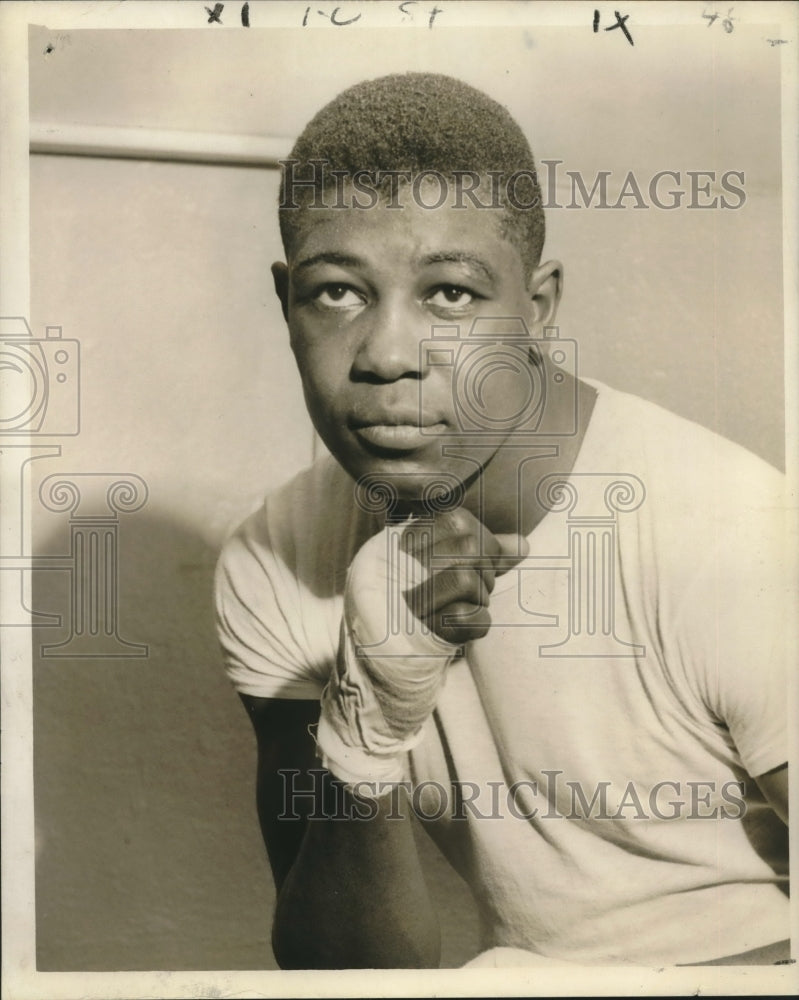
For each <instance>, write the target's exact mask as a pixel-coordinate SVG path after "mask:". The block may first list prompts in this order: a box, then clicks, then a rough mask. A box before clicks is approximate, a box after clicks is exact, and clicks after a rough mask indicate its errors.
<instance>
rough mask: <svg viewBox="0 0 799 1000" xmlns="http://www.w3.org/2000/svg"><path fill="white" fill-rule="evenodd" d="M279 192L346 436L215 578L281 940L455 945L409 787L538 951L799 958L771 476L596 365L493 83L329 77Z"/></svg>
mask: <svg viewBox="0 0 799 1000" xmlns="http://www.w3.org/2000/svg"><path fill="white" fill-rule="evenodd" d="M280 223H281V232H282V236H283V241H284V246H285V252H286V263H278V264H275V265H274V268H273V274H274V280H275V287H276V289H277V293H278V295H279V297H280V301H281V303H282V307H283V312H284V315H285V317H286V321H287V323H288V327H289V332H290V336H291V345H292V348H293V351H294V353H295V356H296V359H297V363H298V366H299V370H300V374H301V376H302V383H303V388H304V392H305V398H306V401H307V405H308V409H309V411H310V414H311V417H312V419H313V422H314V425H315V427H316V429H317V430H318V432H319V434H320V435H321V437H322V439H323V440H324V442H325V444H326V445H327V447H328V449H329V450H330V452H331V455H332V457H329V456H328V457H325V458H323V459H321V460H320V461H319V462H317V463H316V464H315V465H314V466H313V467H312V468H310V469H308V470H306V471H305V472H303V473H302V474H300V475H299V476H297V477H296V478H295V479H294V480H293V481H292V482H290V483H289V484H288V485H287V486H285V487H283V488H282V489H281V490H279V491H278V492H277V493H275V494H274V495H272V496H270V497H269V498H268V499H267V501H266V503H265V505H264V507H263V508H262V509H261V510H259V511H258V512H257V513H256V514H254V515H253V516H252V517H250V518H249V519H248V520H247V521H246V522H245V523H244V524H243V525H242V526H241V528H240V529H239V530H238V532H237V533H236V534H235V535H234V536H233V538H231V539H230V541H229V542H228V543H227V545H226V548H225V550H224V552H223V555H222V557H221V560H220V565H219V570H218V577H217V608H218V619H219V632H220V637H221V642H222V645H223V648H224V651H225V654H226V659H227V666H228V671H229V674H230V677H231V679H232V681H233V683H234V684H235V686H236V688H237V689H238V691H239V692H240V694H241V696H242V698H243V700H244V703H245V705H246V707H247V709H248V711H249V714H250V717H251V719H252V721H253V723H254V725H255V729H256V733H257V736H258V747H259V768H258V808H259V816H260V821H261V826H262V829H263V833H264V838H265V841H266V846H267V850H268V853H269V858H270V862H271V865H272V870H273V873H274V877H275V882H276V885H277V889H278V902H277V909H276V914H275V922H274V933H273V941H274V947H275V953H276V956H277V959H278V961H279V963H280V964H281V965H282V966H283V967H285V968H309V967H328V968H330V967H332V968H335V967H339V968H345V967H355V966H379V967H384V966H385V967H398V966H436V965H437V964H438V932H437V928H436V920H435V916H434V914H433V912H432V909H431V905H430V901H429V899H428V896H427V891H426V888H425V884H424V880H423V878H422V875H421V873H420V869H419V862H418V857H417V852H416V847H415V843H414V837H413V829H412V824H413V823H414V822H416V821H417V820H418V819H419V818H420V817H421V818H422V819H424V820H425V825H426V827H427V828H428V830H429V832H430V833H431V834H432V835H433V836H434V837H435V839H436V840H437V842H438V843H439V845H440V847H441V848H442V850H443V851H444V853H445V854H446V856H447V857H448V858H449V859H450V861H451V862H452V864H453V865H454V866H455V867H456V869H457V870H458V871H459V872H460V873H461V874H462V875H463V876H464V877H465V878H466V880H467V881H468V882H469V884H470V885H471V887H472V889H473V892H474V894H475V898H476V900H477V903H478V906H479V910H480V918H481V926H482V934H483V944H484V947H485V948H486V949H492V948H515V949H519V951H518V952H516V953H515V960H517V961H523V960H524V959H523V957H522V958H521V959H520V958H519V956H520V955H522V956H523V953H527V954H528V955H529V957H530V961H534V960H535V956H545V957H548V958H550V959H555V960H558V961H572V962H581V963H638V964H645V965H658V966H660V965H663V964H679V963H700V962H708V961H714V960H721V959H725V958H728V957H730V956H745V953H749V956H748V959H747V958H746V957H741V958H740V960H742V961H746V960H761V961H774V960H779V959H782V958H784V957H787V954H788V951H787V941H786V939H787V937H788V902H787V897H786V890H787V828H786V825H785V824H786V823H787V765H786V760H787V736H786V718H785V691H786V678H785V662H784V659H785V658H784V654H783V652H782V651H781V648H780V641H781V638H782V634H783V631H784V625H785V618H784V611H783V608H782V606H781V599H782V595H783V592H784V579H783V576H782V574H781V571H780V564H781V548H780V515H781V510H782V504H783V501H782V499H781V477H780V476H779V475H778V474H777V473H776V472H774V470H772V469H771V468H770V467H769V466H767V465H766V464H765V463H763V462H761V461H760V460H759V459H757V458H755V457H754V456H752V455H751V454H749V453H747V452H745V451H744V450H743V449H741V448H739V447H738V446H736V445H733V444H731V443H729V442H726V441H724V440H722V439H720V438H718V437H716V436H715V435H713V434H711V433H710V432H708V431H706V430H704V429H702V428H700V427H698V426H696V425H694V424H691V423H689V422H687V421H685V420H682V419H680V418H678V417H675V416H673V415H671V414H668V413H666V412H665V411H663V410H661V409H659V408H658V407H655V406H653V405H652V404H649V403H646V402H644V401H642V400H639V399H636V398H634V397H631V396H627V395H625V394H622V393H619V392H616V391H614V390H612V389H610V388H608V387H607V386H604V385H600V384H598V383H595V382H590V381H586V380H583V379H579V378H577V377H576V375H575V371H574V364H573V346H572V343H571V341H569V340H568V339H566V338H564V339H560V338H558V337H557V330H556V329H555V328H554V326H553V324H554V320H555V314H556V309H557V306H558V301H559V297H560V293H561V284H562V268H561V266H560V264H559V263H558V262H556V261H548V262H544V263H542V262H541V251H542V246H543V239H544V221H543V213H542V210H541V199H540V193H539V191H538V186H537V182H536V180H535V164H534V162H533V158H532V154H531V153H530V150H529V147H528V145H527V142H526V140H525V138H524V136H523V135H522V133H521V131H520V129H519V127H518V125H517V124H516V123H515V122H514V121H513V119H512V118H511V117H510V115H509V114H508V113H507V111H506V110H505V109H504V108H502V107H500V106H499V105H497V104H496V103H495V102H493V101H492V100H490V99H489V98H488V97H486V96H485V95H484V94H482V93H479V92H478V91H475V90H474V89H473V88H471V87H468V86H466V85H465V84H462V83H460V82H458V81H455V80H452V79H450V78H447V77H441V76H436V75H423V74H408V75H404V76H394V77H386V78H383V79H380V80H375V81H370V82H367V83H363V84H360V85H358V86H356V87H353V88H351V89H350V90H348V91H345V92H344V93H343V94H341V95H339V97H337V98H336V99H335V100H334V101H332V102H331V104H329V105H328V106H327V107H326V108H324V109H323V110H322V111H321V112H319V114H318V115H317V116H316V117H315V118H314V119H313V120H312V121H311V123H310V124H309V125H308V126H307V128H306V129H305V131H304V133H303V134H302V136H301V137H300V139H299V140H298V142H297V144H296V146H295V149H294V151H293V152H292V155H291V158H290V160H289V161H287V162H286V163H285V164H284V176H283V185H282V189H281V207H280ZM310 789H314V790H315V791H314V794H315V795H316V799H315V800H314V795H313V794H305V793H306V792H307V791H308V790H310ZM300 793H303V794H300ZM300 812H302V813H303V818H301V819H297V818H294V819H292V818H291V817H292V816H296V815H298V814H299V813H300ZM309 813H313V815H312V816H310V817H309Z"/></svg>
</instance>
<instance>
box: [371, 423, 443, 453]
mask: <svg viewBox="0 0 799 1000" xmlns="http://www.w3.org/2000/svg"><path fill="white" fill-rule="evenodd" d="M445 429H446V425H445V424H444V423H442V422H441V421H435V420H431V421H430V422H429V423H420V422H419V421H418V419H417V420H415V421H410V420H408V421H397V420H389V419H388V418H384V419H383V420H382V421H380V420H379V421H375V422H373V423H366V424H358V425H357V426H355V427H354V428H353V430H354V433H355V435H356V437H357V438H358V439H359V440H360V441H361V443H362V444H364V445H365V446H366V447H367V448H368V449H369V450H370V451H379V452H382V453H395V454H396V453H401V452H411V451H416V450H417V449H419V448H423V447H424V446H425V445H428V444H429V443H430V438H431V437H435V436H436V435H437V434H440V433H441V432H443V431H444V430H445Z"/></svg>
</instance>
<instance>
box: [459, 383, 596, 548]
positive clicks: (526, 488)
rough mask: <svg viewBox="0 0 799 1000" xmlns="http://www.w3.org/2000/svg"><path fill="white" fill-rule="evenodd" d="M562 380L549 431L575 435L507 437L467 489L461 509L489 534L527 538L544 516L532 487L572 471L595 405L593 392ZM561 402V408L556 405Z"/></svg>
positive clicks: (589, 387) (548, 417) (587, 386)
mask: <svg viewBox="0 0 799 1000" xmlns="http://www.w3.org/2000/svg"><path fill="white" fill-rule="evenodd" d="M564 378H565V379H566V380H568V381H567V382H566V383H564V384H563V385H564V388H570V389H572V390H573V391H572V392H568V391H565V392H561V393H560V394H559V396H558V397H557V400H556V401H555V403H554V405H555V406H556V407H558V406H560V407H561V410H562V412H558V411H557V409H556V410H550V411H549V412H548V413H547V420H548V424H549V426H550V427H552V426H556V427H564V428H569V427H571V426H572V425H574V423H575V407H574V403H575V401H576V428H575V431H576V432H575V433H572V434H568V433H567V434H563V435H557V436H556V435H550V434H541V435H539V434H535V435H529V436H527V435H525V436H523V437H519V436H516V437H514V436H513V435H512V434H511V435H509V436H508V437H507V438H506V439H505V440H504V441H503V443H502V444H501V445H500V446H499V448H498V449H497V450H496V451H495V452H494V454H493V456H492V457H491V459H490V460H489V461H488V463H487V464H486V465H485V466H484V467H483V469H482V471H481V473H480V474H479V475H477V476H476V477H475V478H474V479H473V480H472V482H471V483H469V484H468V488H467V490H466V496H465V500H464V506H465V507H467V509H468V510H470V511H471V513H473V514H474V515H475V517H477V518H478V519H479V520H481V521H482V522H483V524H485V526H486V527H487V528H488V530H489V531H491V532H493V533H494V534H499V533H502V534H506V533H513V534H519V535H529V534H530V532H532V531H533V529H534V528H535V527H536V526H537V525H538V524H539V523H540V522H541V520H542V519H543V518H544V516H545V515H546V513H547V511H546V508H544V507H542V506H541V505H540V503H539V502H538V499H537V487H538V484H539V483H540V482H541V480H542V479H544V477H545V476H549V475H553V474H558V475H563V476H567V475H568V474H569V473H570V472H571V471H572V469H573V467H574V463H575V461H576V460H577V455H578V452H579V450H580V447H581V445H582V443H583V438H584V437H585V432H586V430H587V428H588V422H589V420H590V418H591V413H592V411H593V408H594V403H595V401H596V391H595V390H594V389H592V388H591V386H589V385H587V384H586V383H585V382H580V381H579V380H578V379H575V378H573V377H572V376H571V375H568V374H566V373H564ZM560 401H562V402H560Z"/></svg>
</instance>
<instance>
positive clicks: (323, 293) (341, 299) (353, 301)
mask: <svg viewBox="0 0 799 1000" xmlns="http://www.w3.org/2000/svg"><path fill="white" fill-rule="evenodd" d="M314 301H315V302H316V304H317V305H320V306H322V308H324V309H352V308H353V307H354V306H360V305H363V297H362V296H361V295H360V294H359V293H358V292H356V291H355V289H354V288H351V287H350V286H349V285H338V284H329V285H323V286H322V287H321V288H320V289H319V290H318V291H317V292H316V293H315V295H314Z"/></svg>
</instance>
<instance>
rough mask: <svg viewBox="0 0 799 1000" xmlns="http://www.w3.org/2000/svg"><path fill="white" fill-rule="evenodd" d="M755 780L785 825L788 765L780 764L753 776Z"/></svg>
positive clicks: (786, 819) (786, 823) (786, 816)
mask: <svg viewBox="0 0 799 1000" xmlns="http://www.w3.org/2000/svg"><path fill="white" fill-rule="evenodd" d="M755 781H756V782H757V785H758V788H759V789H760V791H761V792H762V793H763V795H764V796H765V798H766V801H767V802H768V804H769V805H770V806H771V808H772V809H773V810H774V812H775V813H776V814H777V815H778V816H779V818H780V819H781V820H782V821H783V823H785V825H786V826H787V825H788V792H789V788H788V765H787V764H781V765H780V766H779V767H775V768H773V769H772V770H771V771H766V773H765V774H761V775H759V776H758V777H757V778H755Z"/></svg>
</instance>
